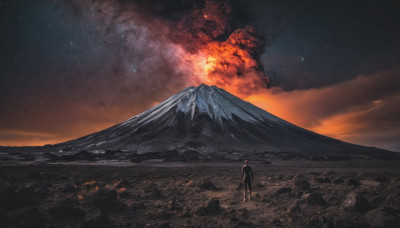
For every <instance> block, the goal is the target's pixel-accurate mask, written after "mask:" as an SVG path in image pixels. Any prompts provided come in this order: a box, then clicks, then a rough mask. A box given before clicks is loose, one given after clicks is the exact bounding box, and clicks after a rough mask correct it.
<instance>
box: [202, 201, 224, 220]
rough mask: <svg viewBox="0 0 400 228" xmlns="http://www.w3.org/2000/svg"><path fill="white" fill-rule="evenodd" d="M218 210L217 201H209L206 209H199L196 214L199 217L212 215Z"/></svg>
mask: <svg viewBox="0 0 400 228" xmlns="http://www.w3.org/2000/svg"><path fill="white" fill-rule="evenodd" d="M219 210H220V206H219V200H211V201H210V202H208V204H207V206H206V207H199V209H197V211H196V214H197V215H200V216H208V215H214V214H216V213H217V212H218V211H219Z"/></svg>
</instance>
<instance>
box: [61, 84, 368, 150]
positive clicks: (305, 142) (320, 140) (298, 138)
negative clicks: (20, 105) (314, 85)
mask: <svg viewBox="0 0 400 228" xmlns="http://www.w3.org/2000/svg"><path fill="white" fill-rule="evenodd" d="M56 146H60V147H71V148H77V149H85V150H97V149H122V150H129V151H137V152H138V153H145V152H160V151H166V150H178V151H179V150H187V149H195V150H196V151H198V152H211V151H221V150H225V151H232V150H239V151H269V152H280V151H285V152H346V151H354V150H359V149H364V150H365V149H366V148H365V147H361V146H357V145H353V144H349V143H345V142H342V141H339V140H336V139H332V138H328V137H325V136H322V135H318V134H316V133H313V132H311V131H307V130H305V129H302V128H300V127H297V126H295V125H293V124H291V123H289V122H287V121H285V120H282V119H280V118H278V117H276V116H274V115H272V114H270V113H268V112H266V111H264V110H262V109H260V108H258V107H256V106H254V105H252V104H250V103H248V102H245V101H243V100H241V99H239V98H237V97H235V96H233V95H232V94H230V93H228V92H226V91H225V90H223V89H219V88H217V87H216V86H207V85H200V86H198V87H188V88H186V89H184V90H183V91H181V92H180V93H177V94H175V95H173V96H172V97H170V98H169V99H167V100H166V101H164V102H162V103H160V104H159V105H157V106H155V107H153V108H151V109H149V110H147V111H145V112H143V113H141V114H139V115H137V116H134V117H132V118H131V119H128V120H127V121H124V122H122V123H120V124H117V125H115V126H113V127H111V128H108V129H105V130H103V131H100V132H97V133H94V134H91V135H88V136H85V137H82V138H79V139H76V140H72V141H68V142H65V143H61V144H57V145H56Z"/></svg>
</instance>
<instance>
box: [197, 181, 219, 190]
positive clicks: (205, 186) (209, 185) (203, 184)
mask: <svg viewBox="0 0 400 228" xmlns="http://www.w3.org/2000/svg"><path fill="white" fill-rule="evenodd" d="M199 187H200V189H203V190H218V188H217V187H215V186H214V184H213V183H212V182H211V181H210V180H203V181H201V182H200V184H199Z"/></svg>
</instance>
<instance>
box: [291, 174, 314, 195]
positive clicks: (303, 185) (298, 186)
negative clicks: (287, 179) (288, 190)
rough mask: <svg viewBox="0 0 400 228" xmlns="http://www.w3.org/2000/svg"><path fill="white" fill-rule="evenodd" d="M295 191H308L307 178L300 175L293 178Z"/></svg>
mask: <svg viewBox="0 0 400 228" xmlns="http://www.w3.org/2000/svg"><path fill="white" fill-rule="evenodd" d="M293 180H294V187H295V190H300V191H305V190H309V189H310V183H309V182H308V181H307V178H306V177H305V176H303V175H301V174H297V175H296V176H294V177H293Z"/></svg>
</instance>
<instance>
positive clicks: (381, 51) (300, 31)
mask: <svg viewBox="0 0 400 228" xmlns="http://www.w3.org/2000/svg"><path fill="white" fill-rule="evenodd" d="M396 2H397V1H372V0H370V1H320V0H318V1H317V0H315V1H268V0H265V1H261V0H260V1H256V0H251V1H238V0H232V1H207V3H205V2H204V1H200V0H196V1H189V0H170V1H163V0H149V1H145V0H132V1H129V0H123V1H122V0H120V1H112V0H99V1H94V0H90V1H84V0H82V1H78V0H74V1H67V0H65V1H62V0H54V1H47V0H36V1H33V0H16V1H2V2H0V10H1V11H2V12H1V14H0V15H1V16H0V17H1V20H0V28H1V36H0V45H1V49H0V50H1V52H0V53H1V54H0V110H1V111H0V145H10V146H23V145H45V144H53V143H58V142H63V141H66V140H70V139H74V138H77V137H80V136H84V135H86V134H89V133H92V132H95V131H99V130H102V129H104V128H107V127H110V126H112V125H114V124H117V123H119V122H121V121H124V120H126V119H128V118H130V117H132V116H133V115H136V114H138V113H140V112H142V111H144V110H146V109H148V108H150V107H152V106H154V105H156V104H157V103H159V102H161V101H163V100H164V99H166V98H168V97H169V96H171V95H173V94H175V93H177V92H179V91H180V90H182V89H184V88H185V87H187V86H192V85H198V84H200V83H207V84H215V83H217V85H218V86H220V87H222V88H228V87H229V85H233V86H231V88H235V89H232V90H229V92H232V93H233V94H235V95H237V96H239V97H240V98H242V99H245V100H247V101H250V102H252V103H254V104H256V105H257V106H259V107H261V108H263V109H265V110H266V111H269V112H271V113H272V114H275V115H277V116H279V117H281V118H283V119H285V120H287V121H289V122H292V123H294V124H296V125H298V126H301V127H304V128H306V129H309V130H312V131H315V132H317V133H321V134H325V135H327V136H330V137H334V138H338V139H341V140H344V141H347V142H352V143H357V144H362V145H368V146H376V147H381V148H385V149H390V150H394V151H400V89H399V85H400V13H399V12H400V4H399V3H396ZM232 34H235V35H236V36H233V35H232ZM233 38H238V39H233ZM237 40H239V41H240V42H241V43H238V42H239V41H237ZM243 40H251V41H252V42H251V43H249V44H244V43H243ZM210 44H212V45H210ZM213 45H214V46H215V47H216V49H214V46H213ZM232 45H236V46H240V48H242V49H243V50H244V54H243V56H247V57H248V56H250V57H251V59H252V62H251V63H252V65H251V66H245V65H240V66H239V65H235V64H236V62H232V63H230V64H231V65H234V66H236V68H234V70H233V71H230V70H228V71H229V72H230V73H229V74H228V73H227V74H225V73H224V72H221V71H220V70H216V67H217V66H214V65H212V69H211V70H210V69H209V68H210V66H209V65H207V66H200V65H201V64H200V62H202V58H204V56H202V55H201V54H200V53H207V54H206V55H207V56H210V55H211V54H213V56H214V57H215V56H222V54H223V53H222V54H221V53H220V50H222V48H221V47H223V48H226V49H228V48H227V47H229V48H230V47H231V46H232ZM246 45H247V46H246ZM210 50H213V51H212V52H211V51H210ZM223 50H225V49H223ZM210 53H211V54H210ZM215 53H217V54H215ZM214 57H213V61H214V62H212V63H213V64H215V65H219V64H220V63H221V62H220V61H219V60H215V58H214ZM205 58H207V57H205ZM199 59H200V60H199ZM207 61H209V60H207ZM232 61H234V60H232ZM207 63H208V62H207ZM198 66H200V70H199V69H198ZM217 69H219V68H217ZM221 69H222V68H221ZM199 72H200V73H199ZM201 72H203V73H204V72H208V73H209V75H208V79H210V80H211V81H210V80H207V79H205V78H204V77H203V76H202V75H201ZM242 79H244V80H242ZM246 80H247V81H251V82H252V83H247V82H246ZM214 82H215V83H214ZM218 83H219V84H218ZM231 83H232V84H231Z"/></svg>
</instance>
